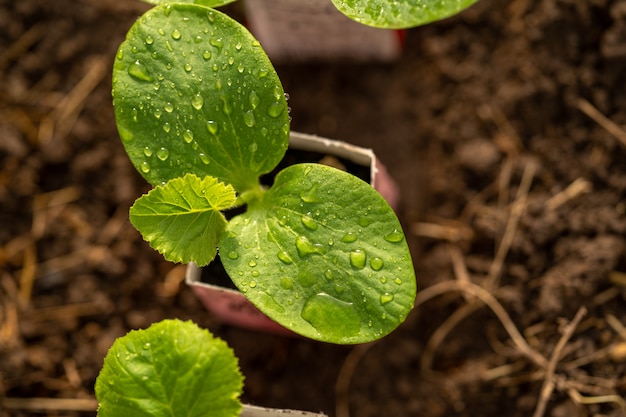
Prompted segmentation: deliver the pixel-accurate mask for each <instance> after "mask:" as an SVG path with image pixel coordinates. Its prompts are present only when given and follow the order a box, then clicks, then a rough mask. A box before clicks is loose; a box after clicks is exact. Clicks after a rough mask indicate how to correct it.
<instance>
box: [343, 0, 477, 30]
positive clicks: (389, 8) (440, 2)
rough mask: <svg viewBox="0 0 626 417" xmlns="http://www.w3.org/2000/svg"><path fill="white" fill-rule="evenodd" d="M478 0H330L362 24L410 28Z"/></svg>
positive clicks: (444, 15) (456, 10)
mask: <svg viewBox="0 0 626 417" xmlns="http://www.w3.org/2000/svg"><path fill="white" fill-rule="evenodd" d="M476 1H478V0H332V2H333V4H334V5H335V7H337V9H339V11H341V12H342V13H343V14H345V15H346V16H348V17H350V18H351V19H354V20H356V21H357V22H359V23H363V24H364V25H368V26H374V27H379V28H388V29H401V28H410V27H415V26H419V25H424V24H426V23H430V22H434V21H436V20H441V19H445V18H446V17H450V16H452V15H454V14H456V13H458V12H460V11H461V10H464V9H466V8H468V7H469V6H471V5H472V4H474V3H476Z"/></svg>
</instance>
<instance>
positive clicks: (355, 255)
mask: <svg viewBox="0 0 626 417" xmlns="http://www.w3.org/2000/svg"><path fill="white" fill-rule="evenodd" d="M366 260H367V254H366V253H365V251H363V250H361V249H357V250H354V251H352V252H350V265H352V266H353V267H354V268H357V269H363V268H365V262H366Z"/></svg>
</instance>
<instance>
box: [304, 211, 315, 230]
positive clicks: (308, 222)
mask: <svg viewBox="0 0 626 417" xmlns="http://www.w3.org/2000/svg"><path fill="white" fill-rule="evenodd" d="M300 220H301V221H302V224H303V225H304V227H306V228H307V229H309V230H317V228H318V227H319V225H318V224H317V222H316V221H315V220H314V219H313V217H311V213H307V214H305V215H303V216H302V217H301V218H300Z"/></svg>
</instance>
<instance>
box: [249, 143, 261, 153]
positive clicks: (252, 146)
mask: <svg viewBox="0 0 626 417" xmlns="http://www.w3.org/2000/svg"><path fill="white" fill-rule="evenodd" d="M258 149H259V145H257V143H256V142H253V143H251V144H250V146H248V150H249V151H250V152H251V153H255V152H256V151H257V150H258Z"/></svg>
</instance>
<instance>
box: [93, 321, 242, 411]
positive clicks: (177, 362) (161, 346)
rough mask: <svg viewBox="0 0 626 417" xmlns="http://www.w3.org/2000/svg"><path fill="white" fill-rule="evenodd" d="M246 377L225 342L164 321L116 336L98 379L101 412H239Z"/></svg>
mask: <svg viewBox="0 0 626 417" xmlns="http://www.w3.org/2000/svg"><path fill="white" fill-rule="evenodd" d="M242 389H243V377H242V375H241V372H240V371H239V366H238V364H237V358H236V357H235V355H234V354H233V352H232V350H231V349H230V348H229V347H228V345H226V343H225V342H224V341H222V340H220V339H217V338H215V337H213V335H211V333H209V332H208V331H206V330H202V329H200V328H199V327H198V326H196V325H195V324H193V323H191V322H182V321H179V320H164V321H162V322H159V323H156V324H153V325H152V326H150V327H149V328H148V329H146V330H135V331H131V332H130V333H128V334H127V335H126V336H123V337H121V338H119V339H117V340H116V341H115V343H114V344H113V346H112V347H111V349H110V350H109V352H108V354H107V355H106V357H105V358H104V366H103V368H102V370H101V371H100V374H99V375H98V378H97V379H96V397H97V399H98V403H99V408H98V416H99V417H126V416H128V417H131V416H132V417H171V416H187V417H191V416H198V417H199V416H210V417H235V416H238V415H239V413H240V411H241V408H242V407H241V403H240V401H239V396H240V395H241V392H242Z"/></svg>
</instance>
